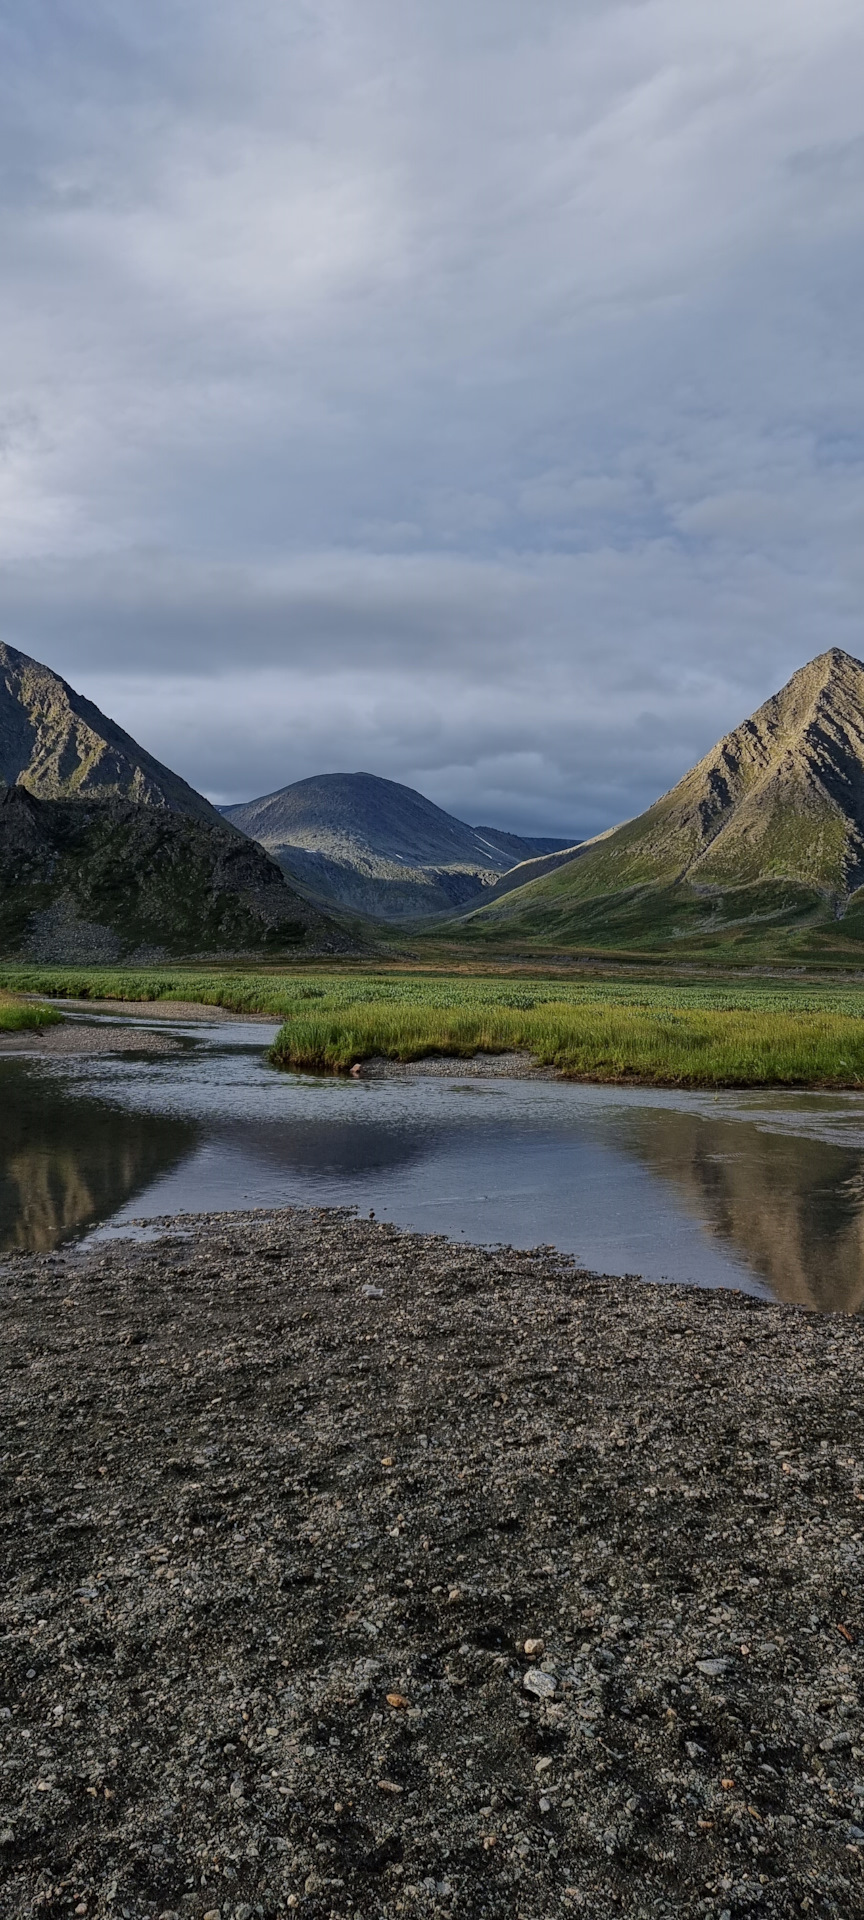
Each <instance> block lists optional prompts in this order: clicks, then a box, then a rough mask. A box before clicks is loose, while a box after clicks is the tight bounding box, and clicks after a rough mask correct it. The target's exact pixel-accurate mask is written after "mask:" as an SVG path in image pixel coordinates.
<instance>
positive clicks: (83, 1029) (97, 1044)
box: [0, 1020, 181, 1058]
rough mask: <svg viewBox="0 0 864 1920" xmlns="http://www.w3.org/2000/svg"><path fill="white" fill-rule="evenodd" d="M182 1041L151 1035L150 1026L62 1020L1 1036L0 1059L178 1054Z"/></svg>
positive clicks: (166, 1034) (170, 1036) (161, 1034)
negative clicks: (22, 1055)
mask: <svg viewBox="0 0 864 1920" xmlns="http://www.w3.org/2000/svg"><path fill="white" fill-rule="evenodd" d="M180 1046H181V1042H180V1041H179V1040H175V1039H174V1037H173V1035H172V1034H170V1033H157V1032H154V1030H153V1028H152V1027H121V1026H119V1025H118V1026H113V1025H112V1024H111V1023H110V1021H108V1020H103V1021H99V1022H97V1021H95V1020H94V1021H93V1022H92V1024H91V1023H90V1022H89V1021H84V1020H64V1021H63V1023H62V1025H59V1026H56V1027H37V1028H35V1029H32V1030H31V1029H27V1028H25V1029H23V1030H22V1031H21V1032H20V1033H0V1058H2V1056H3V1054H4V1053H38V1054H45V1055H46V1056H48V1057H50V1056H51V1055H53V1054H55V1053H63V1054H65V1053H85V1054H92V1053H178V1052H179V1051H180Z"/></svg>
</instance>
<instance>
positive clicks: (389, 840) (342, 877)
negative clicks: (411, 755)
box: [222, 773, 574, 920]
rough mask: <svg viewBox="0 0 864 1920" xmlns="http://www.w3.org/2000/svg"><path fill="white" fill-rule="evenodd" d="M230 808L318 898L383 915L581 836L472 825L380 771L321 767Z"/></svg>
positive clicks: (445, 899) (489, 880)
mask: <svg viewBox="0 0 864 1920" xmlns="http://www.w3.org/2000/svg"><path fill="white" fill-rule="evenodd" d="M222 811H223V813H224V815H225V818H226V819H227V820H230V821H231V823H232V825H233V826H235V827H239V828H240V831H241V832H242V833H246V834H248V835H249V836H250V838H251V839H254V840H257V841H259V842H260V844H261V845H262V846H263V847H266V849H267V851H268V853H271V854H272V855H273V858H274V859H275V860H278V862H279V864H280V866H281V867H282V868H283V870H284V871H285V873H286V874H287V875H288V876H289V878H290V879H292V880H296V881H298V882H299V883H300V884H301V885H302V886H304V887H305V888H306V890H307V891H308V892H309V893H310V894H312V895H314V896H315V898H317V899H319V900H321V901H324V902H326V903H328V904H330V905H335V906H339V907H341V908H350V909H351V910H352V911H354V912H359V913H364V914H367V915H369V916H371V917H373V918H378V919H382V920H414V919H418V918H420V917H421V916H423V915H428V914H440V913H446V912H448V910H452V908H453V907H454V906H460V905H462V904H463V903H464V902H466V901H469V900H474V899H476V897H477V895H478V894H480V893H481V892H482V891H483V889H484V888H485V887H489V886H493V885H494V884H495V882H496V881H497V880H498V879H499V878H500V876H501V875H502V874H503V873H505V872H506V871H507V869H508V868H509V867H512V866H514V865H515V864H516V862H517V861H520V860H526V859H530V858H531V857H532V855H534V854H539V853H544V854H545V853H553V852H555V851H556V850H560V849H564V848H567V847H568V846H572V845H573V844H574V842H568V841H566V840H548V839H544V840H525V839H522V838H521V837H520V836H519V835H517V834H512V833H502V832H499V831H498V829H497V828H495V827H469V826H466V824H465V822H464V820H457V819H456V818H455V816H454V815H453V814H451V813H445V812H444V810H443V808H441V807H436V806H435V805H434V802H433V801H431V800H427V799H425V797H424V795H423V794H422V793H416V792H415V791H414V788H413V787H403V786H401V785H400V784H399V783H398V781H395V780H381V779H379V778H378V777H377V776H376V775H375V774H372V773H326V774H319V775H317V776H316V777H315V778H313V779H311V780H297V781H295V782H294V784H293V785H292V786H288V787H281V788H280V789H279V791H278V792H277V793H268V794H265V795H264V797H263V798H262V799H260V800H250V801H248V802H247V803H245V804H244V805H242V806H235V807H224V808H223V809H222Z"/></svg>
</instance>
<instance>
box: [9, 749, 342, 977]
mask: <svg viewBox="0 0 864 1920" xmlns="http://www.w3.org/2000/svg"><path fill="white" fill-rule="evenodd" d="M180 784H182V783H180ZM355 950H356V949H355V943H354V942H353V941H352V940H351V939H350V938H349V936H348V935H347V934H345V933H343V932H341V931H340V930H339V929H338V928H337V927H335V926H334V924H333V922H332V921H331V920H329V919H328V917H327V916H326V915H324V914H322V913H320V912H318V910H317V909H316V908H315V907H314V906H311V905H310V904H309V902H308V901H306V900H303V899H301V898H300V896H299V895H298V894H297V893H295V892H294V891H293V889H292V888H291V887H289V886H288V884H287V882H286V880H285V877H284V874H283V873H282V872H281V870H280V868H279V867H277V865H276V863H275V861H273V860H271V859H270V858H269V856H268V855H267V854H266V853H264V851H263V850H262V848H260V847H256V846H255V845H253V844H252V842H251V841H249V840H246V839H244V838H243V837H242V835H241V834H239V833H235V832H234V831H233V830H232V829H231V828H230V827H228V826H226V825H225V824H224V822H223V821H221V820H219V818H218V816H217V818H216V824H215V826H211V825H210V823H209V821H207V820H195V819H190V818H189V817H188V816H187V815H185V814H183V813H176V812H171V811H169V809H168V808H167V807H166V806H159V805H155V806H144V805H141V804H140V803H136V802H135V801H131V800H112V801H106V800H104V799H103V800H83V799H78V800H39V799H37V798H36V797H35V795H33V794H32V793H30V792H29V790H28V789H27V788H26V787H23V786H7V787H5V788H3V787H0V953H2V954H3V955H4V956H8V957H12V956H16V957H19V958H21V959H33V960H41V961H58V962H70V961H72V962H78V963H82V964H88V965H94V964H99V963H111V962H114V961H116V960H120V959H124V960H130V961H138V962H140V963H141V964H146V963H149V962H154V961H160V960H162V959H165V958H167V957H168V956H169V955H175V954H183V955H190V956H191V955H193V954H197V955H202V954H213V955H215V954H219V955H225V954H237V955H244V954H259V955H262V956H264V955H267V956H270V957H272V958H275V957H277V956H278V957H288V958H293V957H295V956H296V954H297V953H298V951H299V952H303V953H334V952H342V951H348V952H353V951H355Z"/></svg>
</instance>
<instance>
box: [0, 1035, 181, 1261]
mask: <svg viewBox="0 0 864 1920" xmlns="http://www.w3.org/2000/svg"><path fill="white" fill-rule="evenodd" d="M196 1133H197V1129H196V1127H195V1126H194V1125H193V1124H192V1123H191V1122H189V1121H188V1120H177V1119H164V1118H157V1117H156V1116H154V1115H150V1114H135V1113H124V1112H122V1111H121V1112H117V1111H116V1109H113V1108H111V1107H108V1106H103V1105H102V1104H101V1103H96V1102H88V1101H76V1102H75V1103H74V1107H70V1105H68V1104H67V1103H66V1102H65V1101H63V1100H62V1099H59V1098H58V1086H57V1083H56V1081H54V1080H52V1079H49V1078H47V1077H45V1078H43V1077H42V1076H41V1075H40V1074H39V1073H38V1072H34V1071H33V1068H32V1067H31V1065H30V1063H29V1062H28V1063H25V1062H24V1061H17V1060H6V1061H4V1062H3V1063H2V1080H0V1250H2V1251H3V1252H9V1251H11V1250H12V1249H14V1248H21V1249H23V1250H28V1251H31V1252H33V1251H35V1252H38V1253H45V1252H48V1251H49V1250H50V1248H51V1247H56V1246H58V1245H59V1243H60V1242H61V1241H63V1240H67V1239H70V1238H72V1237H73V1236H74V1235H75V1234H77V1233H80V1232H82V1231H84V1230H85V1229H86V1228H87V1227H90V1226H93V1225H95V1223H96V1222H98V1221H100V1220H104V1219H106V1218H107V1217H108V1216H109V1215H110V1214H112V1213H114V1212H116V1210H117V1208H118V1207H120V1206H122V1205H123V1204H124V1202H126V1201H128V1200H130V1199H131V1198H132V1197H133V1196H135V1195H137V1194H141V1193H143V1192H144V1191H145V1190H146V1189H147V1188H148V1187H149V1186H150V1185H151V1184H152V1182H153V1181H154V1180H155V1179H158V1178H159V1176H160V1175H162V1174H164V1173H165V1172H167V1170H168V1169H169V1167H173V1166H176V1164H177V1162H178V1161H179V1160H181V1159H182V1158H183V1157H185V1155H186V1154H188V1153H189V1152H190V1151H191V1150H192V1149H193V1147H194V1144H195V1139H196Z"/></svg>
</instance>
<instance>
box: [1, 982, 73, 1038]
mask: <svg viewBox="0 0 864 1920" xmlns="http://www.w3.org/2000/svg"><path fill="white" fill-rule="evenodd" d="M61 1018H62V1015H61V1014H59V1013H55V1011H54V1008H53V1007H34V1006H32V1005H30V1004H29V1003H28V1001H26V1000H18V999H16V997H15V995H14V994H10V993H4V992H3V991H2V990H0V1033H27V1032H30V1031H33V1030H34V1029H35V1030H37V1031H38V1029H39V1028H40V1027H50V1026H54V1025H56V1022H57V1021H58V1020H60V1019H61Z"/></svg>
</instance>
